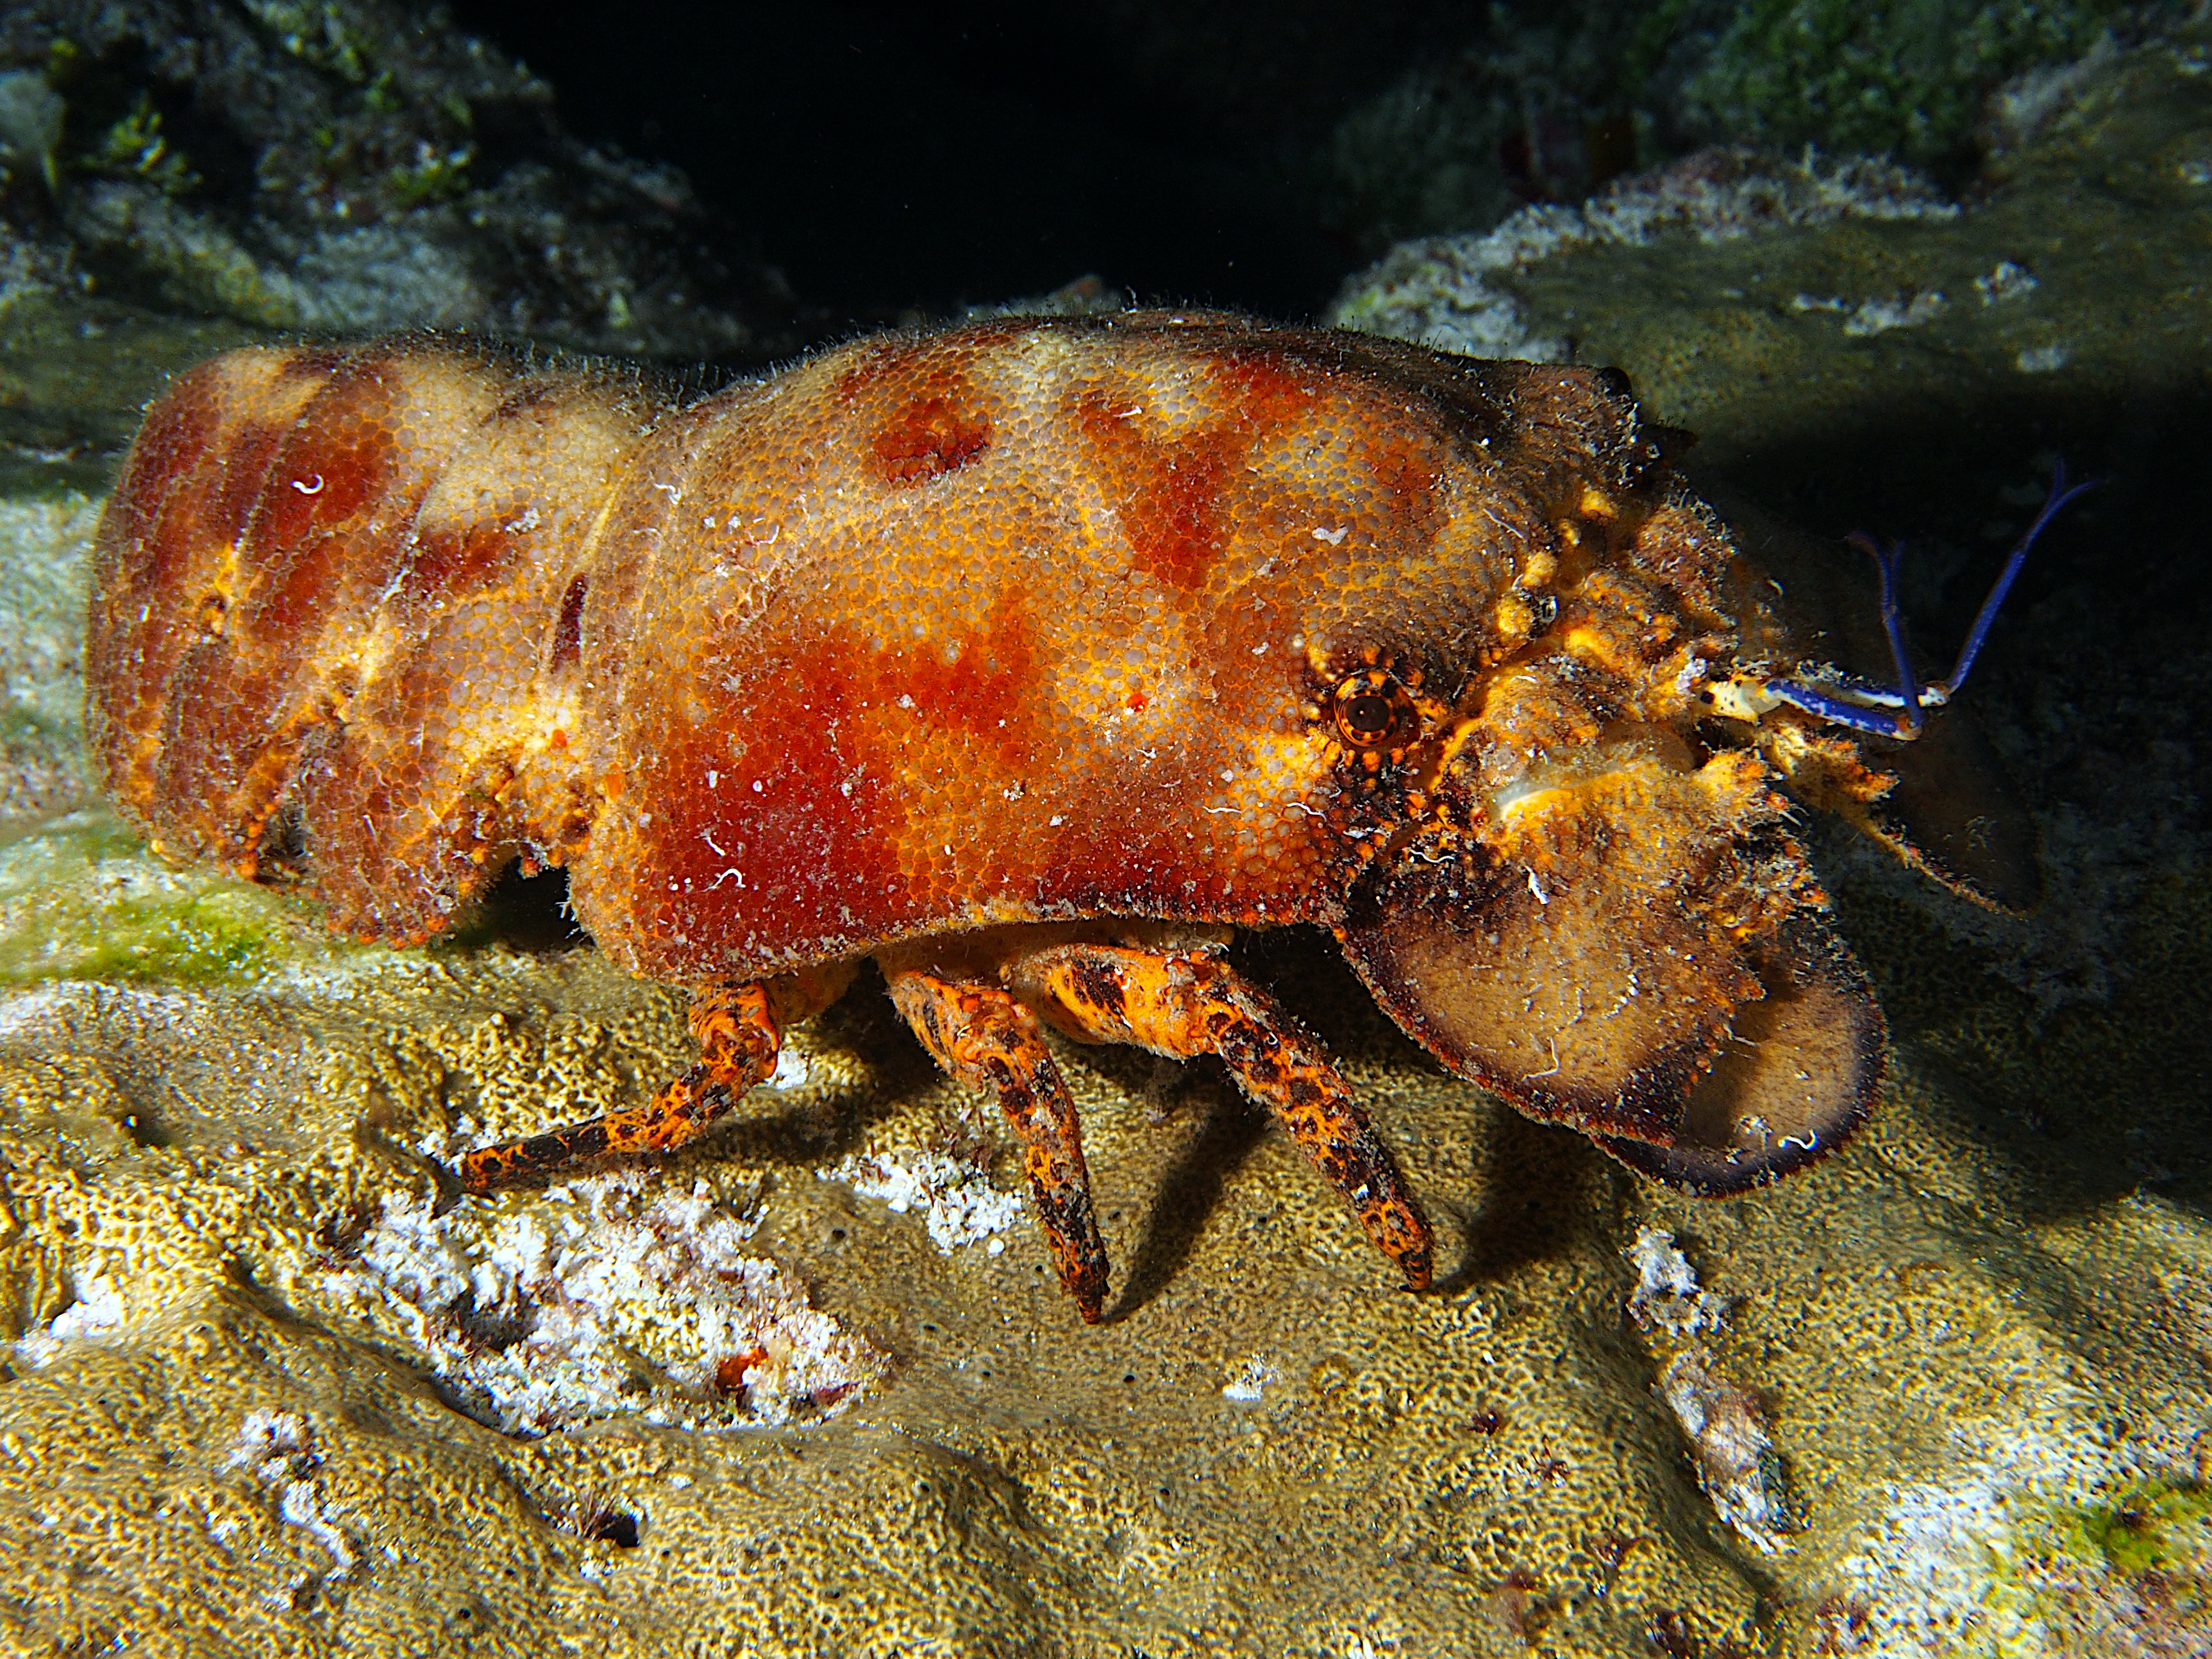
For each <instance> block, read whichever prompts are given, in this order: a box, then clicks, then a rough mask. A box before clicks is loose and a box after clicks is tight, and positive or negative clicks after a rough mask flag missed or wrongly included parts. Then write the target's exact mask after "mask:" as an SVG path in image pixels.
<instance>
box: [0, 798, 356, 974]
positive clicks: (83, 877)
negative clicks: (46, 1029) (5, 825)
mask: <svg viewBox="0 0 2212 1659" xmlns="http://www.w3.org/2000/svg"><path fill="white" fill-rule="evenodd" d="M344 948H345V947H344V946H343V945H340V944H337V943H336V942H334V941H331V939H328V938H327V937H326V936H325V935H323V934H321V933H319V932H316V931H310V925H309V924H308V923H307V922H306V921H305V920H304V919H303V918H302V917H301V915H300V914H299V913H298V911H297V909H296V908H294V907H291V906H289V905H288V904H287V903H286V902H284V901H283V899H282V898H281V897H279V896H277V895H276V894H275V893H272V892H270V891H269V890H266V889H264V888H258V887H254V886H252V885H249V884H246V883H245V882H240V881H234V880H231V879H229V878H225V877H222V876H217V875H210V874H207V873H204V872H182V871H174V870H170V869H167V867H165V866H162V865H161V864H160V863H159V862H157V861H156V860H155V859H154V858H153V857H152V856H151V855H150V854H149V853H148V852H147V850H146V847H145V843H144V842H143V841H141V840H140V839H139V838H138V837H137V836H135V835H133V834H132V833H131V831H130V830H128V829H125V827H124V825H123V824H122V823H120V822H119V821H118V819H117V818H116V817H114V816H113V815H112V813H110V812H108V811H106V809H105V808H92V809H88V810H86V811H79V812H73V813H71V814H70V815H69V816H68V817H64V818H61V819H58V820H57V821H56V822H55V823H52V824H51V825H49V826H47V827H46V829H42V830H40V832H39V833H37V834H35V835H32V836H26V837H24V838H23V839H22V840H21V841H18V842H15V843H14V844H13V845H10V846H7V847H4V848H0V985H6V986H28V985H37V984H41V983H46V982H48V981H56V980H86V979H94V980H107V981H119V982H127V983H134V984H145V983H160V984H172V985H201V986H206V985H216V984H238V983H243V982H247V981H252V980H255V979H258V978H260V977H262V976H264V975H267V974H268V973H270V972H271V971H273V970H275V969H279V968H282V967H284V966H287V965H289V964H292V963H299V962H301V961H303V960H323V959H326V958H328V957H331V956H332V955H333V954H334V953H336V952H338V951H343V949H344Z"/></svg>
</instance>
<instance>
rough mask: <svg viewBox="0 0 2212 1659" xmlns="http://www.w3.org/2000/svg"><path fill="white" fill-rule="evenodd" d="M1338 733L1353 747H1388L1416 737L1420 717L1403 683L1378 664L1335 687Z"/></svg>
mask: <svg viewBox="0 0 2212 1659" xmlns="http://www.w3.org/2000/svg"><path fill="white" fill-rule="evenodd" d="M1334 712H1335V714H1336V729H1337V732H1338V735H1340V737H1342V738H1343V739H1344V740H1345V742H1346V743H1347V744H1350V745H1351V746H1352V748H1354V749H1388V748H1392V747H1395V746H1396V745H1397V744H1404V743H1408V742H1411V741H1412V740H1413V735H1414V732H1416V731H1417V730H1418V728H1419V720H1418V719H1417V718H1416V716H1415V714H1414V710H1413V696H1412V694H1411V693H1409V692H1408V691H1407V690H1406V688H1405V687H1404V686H1403V685H1401V684H1399V683H1398V681H1397V680H1396V679H1395V678H1392V677H1391V676H1390V675H1389V674H1387V673H1385V672H1383V671H1382V670H1381V669H1379V668H1370V669H1369V670H1367V671H1365V672H1364V673H1361V674H1354V675H1352V677H1351V678H1349V679H1347V680H1346V681H1345V682H1344V684H1341V685H1340V686H1338V687H1337V688H1336V706H1335V711H1334Z"/></svg>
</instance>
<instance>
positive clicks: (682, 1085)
mask: <svg viewBox="0 0 2212 1659" xmlns="http://www.w3.org/2000/svg"><path fill="white" fill-rule="evenodd" d="M810 988H811V987H810ZM810 1012H811V1011H810ZM690 1024H691V1035H692V1036H693V1037H694V1038H695V1039H696V1041H697V1042H698V1044H699V1062H698V1064H697V1065H696V1066H692V1067H690V1069H689V1070H688V1071H686V1072H685V1073H684V1075H683V1076H681V1077H679V1078H678V1079H676V1080H675V1081H674V1082H673V1083H671V1084H669V1085H666V1086H665V1088H663V1089H662V1090H661V1091H659V1093H658V1094H656V1095H654V1096H653V1098H652V1099H651V1100H648V1101H647V1102H646V1103H645V1104H644V1105H642V1106H634V1107H632V1108H630V1109H629V1110H628V1111H624V1112H609V1113H608V1114H607V1115H605V1117H595V1118H592V1119H589V1120H587V1121H585V1122H582V1123H572V1124H570V1125H568V1127H566V1128H563V1129H553V1130H550V1131H548V1132H547V1133H544V1134H538V1135H529V1136H526V1137H525V1138H524V1139H520V1140H507V1141H501V1143H500V1144H499V1145H498V1146H484V1147H481V1148H479V1149H478V1150H477V1151H476V1152H471V1153H470V1154H469V1155H468V1156H467V1157H466V1158H463V1159H462V1160H461V1169H460V1180H461V1189H462V1191H464V1192H470V1193H488V1192H490V1191H492V1190H493V1189H494V1188H499V1187H512V1186H515V1185H517V1184H519V1183H520V1182H531V1181H542V1180H544V1179H545V1178H546V1177H547V1176H554V1175H557V1174H560V1173H561V1172H562V1171H563V1170H569V1169H572V1168H574V1166H575V1165H577V1164H584V1163H588V1162H589V1161H591V1160H592V1159H593V1158H603V1157H606V1156H609V1155H611V1154H612V1155H619V1154H623V1153H629V1154H632V1155H635V1154H637V1153H641V1152H673V1151H675V1150H676V1149H677V1148H678V1147H679V1146H684V1145H686V1144H687V1143H689V1142H690V1141H694V1140H696V1139H698V1138H699V1137H700V1136H701V1135H702V1134H704V1133H706V1132H707V1129H708V1126H709V1125H710V1124H712V1123H713V1122H714V1120H715V1119H716V1118H718V1117H720V1115H722V1114H723V1113H725V1112H726V1111H728V1110H729V1109H730V1108H731V1107H732V1105H734V1104H735V1103H737V1101H738V1098H739V1097H741V1096H743V1095H744V1092H745V1091H746V1090H748V1089H750V1088H751V1087H752V1086H753V1085H754V1084H756V1083H758V1082H759V1081H760V1080H761V1079H763V1078H764V1077H766V1076H767V1075H768V1074H769V1073H771V1072H773V1071H774V1070H775V1057H776V1053H777V1051H778V1050H779V1049H781V1048H782V1047H783V1027H782V1024H781V1018H779V1011H778V1009H777V1008H776V1007H775V1006H774V1005H773V1004H772V1003H771V1001H770V1000H769V987H767V986H766V985H764V984H763V983H761V982H760V981H752V982H750V983H748V984H744V985H714V986H708V987H703V988H702V989H701V990H699V991H698V992H696V993H695V994H694V995H693V997H692V999H691V1018H690Z"/></svg>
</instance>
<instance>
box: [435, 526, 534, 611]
mask: <svg viewBox="0 0 2212 1659" xmlns="http://www.w3.org/2000/svg"><path fill="white" fill-rule="evenodd" d="M528 546H529V543H528V540H527V539H526V538H524V537H520V536H513V535H509V534H508V533H507V530H506V528H505V527H504V526H501V525H500V524H497V523H492V524H471V525H466V526H441V527H440V528H438V529H435V530H429V531H426V532H423V533H422V536H421V537H420V538H419V539H418V540H417V541H416V544H415V557H414V561H413V562H411V563H410V565H409V566H408V569H407V577H406V582H405V586H404V592H407V593H408V594H409V595H410V596H412V597H418V598H423V599H448V600H453V599H468V598H471V596H473V595H475V594H477V593H481V592H483V591H484V590H485V589H486V588H489V587H490V586H493V585H495V583H496V582H498V581H499V580H500V579H501V577H503V576H505V575H506V574H507V573H508V571H509V569H510V568H512V567H513V565H514V564H515V563H517V562H519V558H518V556H521V555H524V554H525V553H526V550H527V548H528Z"/></svg>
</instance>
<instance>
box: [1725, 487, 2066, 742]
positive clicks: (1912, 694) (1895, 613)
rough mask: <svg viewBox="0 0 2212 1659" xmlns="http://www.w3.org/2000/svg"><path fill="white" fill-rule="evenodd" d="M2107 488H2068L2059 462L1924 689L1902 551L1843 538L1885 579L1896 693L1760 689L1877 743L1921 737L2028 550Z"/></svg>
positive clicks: (1834, 679)
mask: <svg viewBox="0 0 2212 1659" xmlns="http://www.w3.org/2000/svg"><path fill="white" fill-rule="evenodd" d="M2103 482H2104V480H2103V479H2102V478H2086V479H2084V480H2083V481H2082V482H2081V483H2077V484H2075V485H2073V486H2071V487H2070V488H2069V486H2068V484H2067V483H2066V463H2065V462H2064V461H2063V460H2062V461H2060V462H2059V463H2058V465H2057V466H2056V467H2055V468H2053V469H2052V471H2051V493H2050V494H2049V495H2046V496H2045V497H2044V501H2043V509H2042V511H2040V512H2039V513H2037V514H2036V515H2035V521H2034V522H2033V524H2031V525H2029V526H2028V527H2027V530H2026V531H2025V532H2023V533H2022V534H2021V538H2020V540H2019V541H2017V542H2015V544H2013V550H2012V552H2011V553H2010V554H2009V555H2008V556H2007V557H2006V559H2005V562H2004V568H2003V569H2002V570H2001V571H1999V572H1998V573H1997V579H1996V582H1995V583H1994V584H1993V585H1992V586H1990V594H1989V597H1988V598H1987V599H1984V600H1983V601H1982V609H1981V612H1980V614H1979V615H1978V616H1977V617H1975V618H1974V625H1973V627H1972V628H1971V629H1968V630H1967V632H1966V644H1965V645H1963V646H1961V647H1960V648H1959V660H1958V661H1957V662H1956V663H1954V665H1952V668H1951V671H1950V673H1948V675H1946V676H1945V677H1944V678H1942V679H1940V680H1930V681H1929V682H1927V683H1926V684H1921V683H1920V682H1919V681H1918V680H1917V679H1916V678H1914V677H1913V672H1912V659H1911V653H1910V652H1909V651H1908V650H1907V649H1906V648H1905V618H1904V617H1903V615H1902V614H1901V613H1900V612H1899V610H1898V605H1897V580H1898V571H1899V568H1900V566H1901V564H1902V562H1903V561H1904V558H1905V544H1904V543H1903V542H1892V543H1891V544H1889V545H1888V546H1887V548H1884V547H1880V546H1877V545H1876V544H1875V539H1874V538H1873V537H1871V536H1869V535H1866V534H1864V533H1863V532H1854V533H1853V534H1851V535H1850V536H1847V537H1845V538H1844V539H1845V540H1846V541H1848V542H1850V544H1851V545H1852V546H1854V547H1857V548H1861V549H1863V550H1865V551H1866V552H1868V553H1870V554H1872V555H1873V556H1874V562H1875V569H1876V570H1877V571H1878V572H1879V573H1880V574H1881V625H1882V629H1883V631H1884V632H1886V633H1887V635H1889V656H1890V662H1891V664H1892V665H1893V666H1894V668H1895V669H1896V671H1897V683H1896V685H1895V687H1894V689H1893V688H1891V687H1888V686H1880V685H1871V684H1867V683H1866V682H1864V681H1863V680H1859V679H1856V678H1852V677H1850V676H1849V675H1844V674H1832V675H1829V676H1824V677H1823V678H1821V679H1820V680H1819V681H1817V682H1815V681H1812V680H1807V679H1801V678H1795V677H1793V676H1783V677H1780V678H1773V679H1770V680H1768V681H1766V682H1765V685H1764V686H1763V687H1762V688H1761V689H1762V690H1764V691H1765V694H1766V696H1768V697H1770V698H1771V699H1773V701H1774V702H1778V703H1788V704H1789V705H1790V707H1791V708H1802V709H1803V710H1804V711H1805V712H1806V713H1807V714H1815V715H1818V716H1819V717H1820V719H1822V720H1827V721H1830V722H1832V724H1834V725H1837V726H1849V727H1850V729H1851V730H1853V731H1855V732H1868V733H1870V734H1871V735H1873V736H1875V737H1881V738H1898V739H1899V740H1900V741H1904V742H1908V743H1909V742H1911V740H1912V739H1913V738H1917V737H1918V736H1919V735H1920V733H1921V731H1922V729H1923V721H1922V715H1923V713H1924V712H1925V711H1927V710H1929V709H1935V708H1942V706H1943V705H1944V704H1945V703H1947V702H1950V701H1951V699H1952V698H1953V697H1954V696H1958V694H1959V688H1960V686H1962V685H1964V684H1966V676H1967V675H1968V674H1970V673H1972V671H1973V667H1974V659H1975V658H1977V657H1978V656H1979V655H1981V652H1982V642H1983V641H1984V640H1986V639H1987V638H1988V637H1989V633H1990V623H1994V622H1995V621H1996V617H1997V611H1998V608H1999V607H2000V606H2002V605H2003V604H2004V602H2005V596H2006V595H2007V594H2008V593H2009V592H2012V585H2013V583H2014V581H2015V580H2017V579H2018V577H2019V575H2020V568H2021V566H2022V565H2023V564H2025V563H2027V553H2028V550H2029V549H2030V548H2032V547H2033V546H2034V545H2035V538H2037V537H2038V536H2039V535H2041V534H2042V533H2043V531H2044V526H2046V525H2048V524H2049V523H2050V522H2051V520H2053V519H2055V518H2057V516H2058V513H2059V510H2060V509H2061V508H2063V507H2064V506H2065V505H2066V503H2067V502H2069V501H2072V500H2073V499H2074V498H2075V496H2076V495H2080V494H2081V492H2082V491H2083V490H2085V489H2095V488H2096V487H2097V486H2098V485H2099V484H2100V483H2103Z"/></svg>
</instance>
